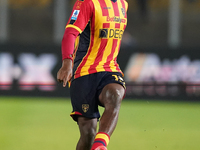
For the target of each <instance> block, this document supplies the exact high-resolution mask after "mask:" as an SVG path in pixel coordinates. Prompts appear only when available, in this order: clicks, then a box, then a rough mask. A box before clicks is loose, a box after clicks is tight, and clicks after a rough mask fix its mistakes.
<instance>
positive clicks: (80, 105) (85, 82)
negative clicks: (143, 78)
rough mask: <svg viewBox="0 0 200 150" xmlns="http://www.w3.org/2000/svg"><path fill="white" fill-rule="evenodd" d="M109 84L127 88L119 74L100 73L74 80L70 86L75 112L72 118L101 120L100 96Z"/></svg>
mask: <svg viewBox="0 0 200 150" xmlns="http://www.w3.org/2000/svg"><path fill="white" fill-rule="evenodd" d="M109 83H118V84H121V85H122V86H123V87H124V88H125V82H124V80H123V77H122V74H121V73H119V72H98V73H94V74H90V75H85V76H82V77H79V78H77V79H74V80H73V81H72V82H71V86H70V95H71V103H72V107H73V111H72V113H71V114H70V115H71V117H72V118H73V119H74V120H75V121H77V116H78V115H80V116H84V117H86V118H97V119H99V118H100V113H99V110H98V106H99V105H100V106H102V105H101V103H100V102H99V95H100V93H101V91H102V89H103V88H104V86H106V85H107V84H109Z"/></svg>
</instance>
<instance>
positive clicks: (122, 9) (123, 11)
mask: <svg viewBox="0 0 200 150" xmlns="http://www.w3.org/2000/svg"><path fill="white" fill-rule="evenodd" d="M121 11H122V14H123V15H124V16H125V9H124V8H121Z"/></svg>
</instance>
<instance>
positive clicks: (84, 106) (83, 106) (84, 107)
mask: <svg viewBox="0 0 200 150" xmlns="http://www.w3.org/2000/svg"><path fill="white" fill-rule="evenodd" d="M82 109H83V112H84V113H86V112H87V111H88V109H89V105H88V104H83V105H82Z"/></svg>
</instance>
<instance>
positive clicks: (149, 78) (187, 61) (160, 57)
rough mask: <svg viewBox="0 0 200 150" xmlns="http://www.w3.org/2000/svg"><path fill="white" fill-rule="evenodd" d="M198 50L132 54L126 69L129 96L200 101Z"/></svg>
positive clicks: (155, 51)
mask: <svg viewBox="0 0 200 150" xmlns="http://www.w3.org/2000/svg"><path fill="white" fill-rule="evenodd" d="M159 50H160V51H159ZM166 52H168V54H166V55H165V53H166ZM198 53H200V52H198V50H196V49H189V50H187V49H180V50H170V49H169V50H164V51H162V49H154V50H143V51H142V52H141V51H138V52H134V53H132V54H131V55H130V57H129V59H128V61H127V64H126V67H125V69H124V74H125V80H126V83H127V96H128V97H137V98H140V97H145V98H168V99H188V100H198V99H199V100H200V58H199V57H198V56H199V55H198Z"/></svg>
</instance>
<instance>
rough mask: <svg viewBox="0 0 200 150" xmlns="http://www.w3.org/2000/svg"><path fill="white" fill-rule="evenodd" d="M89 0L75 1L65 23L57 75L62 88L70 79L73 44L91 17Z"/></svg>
mask: <svg viewBox="0 0 200 150" xmlns="http://www.w3.org/2000/svg"><path fill="white" fill-rule="evenodd" d="M90 2H91V0H85V1H80V0H77V2H76V3H75V5H74V7H73V11H72V14H71V16H70V19H69V21H68V23H67V26H66V29H65V33H64V35H63V39H62V67H61V68H60V70H59V71H58V73H57V80H58V82H61V83H63V87H65V86H66V85H67V82H68V81H69V80H71V77H72V66H73V65H72V61H73V58H72V57H73V51H74V43H75V40H76V38H77V36H78V35H79V34H81V33H82V31H83V30H84V29H85V27H86V25H87V23H88V22H89V20H90V18H91V16H92V9H93V7H91V6H93V5H90V4H91V3H90Z"/></svg>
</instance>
